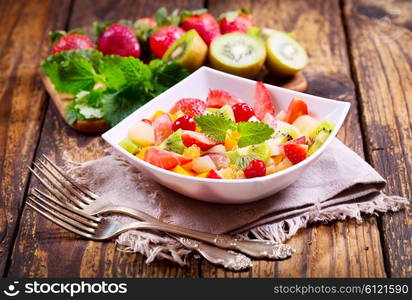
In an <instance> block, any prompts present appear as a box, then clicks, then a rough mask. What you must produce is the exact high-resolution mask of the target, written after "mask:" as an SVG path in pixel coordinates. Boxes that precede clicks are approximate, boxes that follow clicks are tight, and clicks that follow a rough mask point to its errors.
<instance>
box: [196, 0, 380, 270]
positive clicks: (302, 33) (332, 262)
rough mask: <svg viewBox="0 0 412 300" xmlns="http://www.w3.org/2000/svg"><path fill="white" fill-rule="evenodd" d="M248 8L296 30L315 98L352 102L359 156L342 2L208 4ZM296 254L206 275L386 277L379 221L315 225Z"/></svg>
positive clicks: (347, 129)
mask: <svg viewBox="0 0 412 300" xmlns="http://www.w3.org/2000/svg"><path fill="white" fill-rule="evenodd" d="M239 7H245V8H246V9H248V10H249V11H250V12H251V13H252V14H253V16H254V17H255V18H254V19H255V21H256V23H257V25H258V26H264V27H269V28H274V29H280V30H286V31H292V32H294V33H295V34H296V38H297V40H298V41H299V42H301V43H302V45H303V46H304V47H305V48H306V49H307V51H308V54H309V57H310V64H309V66H308V67H307V68H306V69H305V72H304V73H305V75H306V76H307V78H308V80H309V90H308V91H307V92H308V93H310V94H315V95H320V96H324V97H330V98H334V99H339V100H343V101H349V102H351V103H352V107H351V110H350V113H349V116H348V118H347V119H346V121H345V126H344V128H342V130H341V131H340V133H339V137H340V139H341V140H342V141H343V142H344V143H345V144H347V145H348V146H349V147H351V148H352V149H354V150H355V151H356V152H357V153H359V154H360V155H362V154H363V145H362V136H361V130H360V127H359V122H358V112H357V103H356V98H355V90H354V85H353V82H352V80H351V75H350V68H349V62H348V54H347V51H346V41H345V35H344V31H343V25H342V22H341V15H340V6H339V1H337V0H336V1H316V0H313V1H245V0H242V1H240V0H233V1H209V9H210V10H211V12H212V13H214V14H219V13H221V12H223V11H227V10H230V9H237V8H239ZM288 243H289V244H290V245H292V246H294V247H295V248H296V250H297V253H296V254H295V255H294V256H293V257H292V258H291V259H288V260H285V261H281V262H267V261H255V262H254V267H253V268H252V270H251V271H248V272H241V273H233V272H226V271H224V270H223V269H221V268H217V267H215V266H212V265H210V264H207V263H205V264H204V265H203V266H202V276H205V277H221V276H225V277H243V276H246V277H248V276H251V277H382V276H385V271H384V265H383V257H382V251H381V246H380V239H379V232H378V229H377V224H376V218H374V217H370V218H367V219H366V221H365V222H364V223H362V224H356V223H355V222H353V221H350V222H336V223H334V224H331V225H316V226H310V227H309V228H308V229H305V230H302V231H301V232H300V233H299V234H298V235H296V236H295V237H294V238H292V239H291V240H290V241H289V242H288Z"/></svg>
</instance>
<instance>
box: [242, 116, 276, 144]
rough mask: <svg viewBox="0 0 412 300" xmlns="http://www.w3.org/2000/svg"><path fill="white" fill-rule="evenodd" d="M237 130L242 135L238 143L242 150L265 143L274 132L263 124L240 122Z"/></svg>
mask: <svg viewBox="0 0 412 300" xmlns="http://www.w3.org/2000/svg"><path fill="white" fill-rule="evenodd" d="M237 130H238V131H239V134H240V139H239V141H238V146H239V147H240V148H242V147H246V146H249V145H254V144H259V143H263V142H264V141H266V140H267V139H269V138H270V137H271V136H272V134H273V132H274V130H273V128H271V127H269V126H268V125H267V124H265V123H262V122H240V123H237Z"/></svg>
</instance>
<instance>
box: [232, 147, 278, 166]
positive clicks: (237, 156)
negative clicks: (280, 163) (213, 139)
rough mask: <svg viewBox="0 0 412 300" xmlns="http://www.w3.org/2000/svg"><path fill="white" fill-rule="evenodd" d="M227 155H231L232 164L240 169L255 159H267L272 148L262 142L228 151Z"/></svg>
mask: <svg viewBox="0 0 412 300" xmlns="http://www.w3.org/2000/svg"><path fill="white" fill-rule="evenodd" d="M226 155H227V156H228V157H229V159H230V163H231V164H234V165H236V166H237V167H238V168H239V169H244V168H246V167H247V166H248V165H249V163H250V162H251V161H252V160H254V159H260V160H263V161H267V160H268V159H269V157H270V148H269V146H268V145H267V144H266V143H261V144H257V145H250V146H247V147H243V148H240V149H237V150H234V151H228V152H227V153H226Z"/></svg>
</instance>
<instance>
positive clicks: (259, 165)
mask: <svg viewBox="0 0 412 300" xmlns="http://www.w3.org/2000/svg"><path fill="white" fill-rule="evenodd" d="M243 173H245V176H246V178H254V177H262V176H265V175H266V165H265V163H264V162H263V161H262V160H259V159H254V160H252V161H251V162H250V163H249V165H248V166H247V167H246V168H245V169H244V170H243Z"/></svg>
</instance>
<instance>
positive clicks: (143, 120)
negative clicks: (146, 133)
mask: <svg viewBox="0 0 412 300" xmlns="http://www.w3.org/2000/svg"><path fill="white" fill-rule="evenodd" d="M142 122H146V123H147V124H149V125H152V123H153V122H152V121H151V120H149V119H142Z"/></svg>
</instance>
